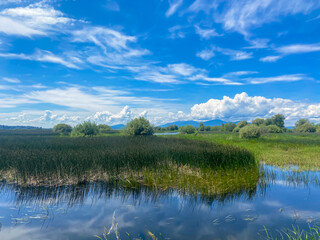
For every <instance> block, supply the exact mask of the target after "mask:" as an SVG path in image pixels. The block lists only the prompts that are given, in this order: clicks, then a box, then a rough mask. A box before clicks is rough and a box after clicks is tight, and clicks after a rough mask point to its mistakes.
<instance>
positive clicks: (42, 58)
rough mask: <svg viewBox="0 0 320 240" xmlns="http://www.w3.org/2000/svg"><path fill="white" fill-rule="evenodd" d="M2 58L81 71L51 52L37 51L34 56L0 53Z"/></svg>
mask: <svg viewBox="0 0 320 240" xmlns="http://www.w3.org/2000/svg"><path fill="white" fill-rule="evenodd" d="M0 57H3V58H7V59H21V60H30V61H38V62H48V63H56V64H61V65H63V66H66V67H68V68H74V69H80V67H79V66H77V65H76V64H74V63H72V62H71V61H68V60H66V59H64V58H63V57H60V56H56V55H54V54H53V53H52V52H50V51H45V50H39V49H38V50H37V51H36V52H35V53H34V54H31V55H26V54H24V53H20V54H16V53H0Z"/></svg>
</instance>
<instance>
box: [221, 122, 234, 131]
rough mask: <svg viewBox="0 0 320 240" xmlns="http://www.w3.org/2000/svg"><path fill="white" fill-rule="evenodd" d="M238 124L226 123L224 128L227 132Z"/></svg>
mask: <svg viewBox="0 0 320 240" xmlns="http://www.w3.org/2000/svg"><path fill="white" fill-rule="evenodd" d="M236 126H237V125H236V124H235V123H232V122H231V123H225V124H223V130H224V131H226V132H232V130H233V129H235V128H236Z"/></svg>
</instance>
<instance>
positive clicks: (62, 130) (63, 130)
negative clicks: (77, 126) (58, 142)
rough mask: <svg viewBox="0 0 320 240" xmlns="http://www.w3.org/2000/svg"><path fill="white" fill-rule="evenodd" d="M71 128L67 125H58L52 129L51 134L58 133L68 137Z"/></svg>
mask: <svg viewBox="0 0 320 240" xmlns="http://www.w3.org/2000/svg"><path fill="white" fill-rule="evenodd" d="M71 131H72V127H71V126H70V125H68V124H64V123H60V124H57V125H55V126H54V127H53V132H55V133H59V134H60V135H70V133H71Z"/></svg>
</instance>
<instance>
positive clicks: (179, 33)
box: [168, 25, 187, 39]
mask: <svg viewBox="0 0 320 240" xmlns="http://www.w3.org/2000/svg"><path fill="white" fill-rule="evenodd" d="M186 28H187V27H185V26H181V25H175V26H173V27H170V28H169V29H168V31H169V33H170V35H169V38H171V39H176V38H185V37H186V34H187V32H186V31H185V29H186Z"/></svg>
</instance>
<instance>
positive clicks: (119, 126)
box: [110, 124, 126, 130]
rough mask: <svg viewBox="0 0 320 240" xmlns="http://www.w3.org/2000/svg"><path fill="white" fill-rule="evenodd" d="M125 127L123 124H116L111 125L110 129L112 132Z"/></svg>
mask: <svg viewBox="0 0 320 240" xmlns="http://www.w3.org/2000/svg"><path fill="white" fill-rule="evenodd" d="M125 126H126V125H124V124H117V125H113V126H110V127H111V128H112V129H114V130H120V129H121V128H124V127H125Z"/></svg>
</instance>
